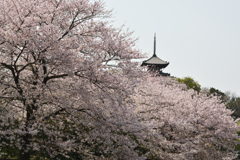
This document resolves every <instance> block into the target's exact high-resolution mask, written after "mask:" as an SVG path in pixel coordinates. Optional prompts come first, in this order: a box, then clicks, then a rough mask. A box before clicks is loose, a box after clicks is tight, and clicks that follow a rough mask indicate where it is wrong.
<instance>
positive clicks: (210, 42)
mask: <svg viewBox="0 0 240 160" xmlns="http://www.w3.org/2000/svg"><path fill="white" fill-rule="evenodd" d="M105 2H106V7H107V8H108V9H114V11H113V13H114V25H115V26H121V25H122V24H125V26H126V27H127V28H129V29H130V30H131V31H134V37H137V38H139V41H138V43H137V45H138V48H139V49H141V50H142V52H144V53H147V54H148V55H149V57H150V56H151V55H152V54H153V37H154V33H156V34H157V49H156V50H157V55H158V57H159V58H161V59H162V60H165V61H168V62H170V64H169V66H168V67H167V68H166V69H165V70H164V72H168V73H171V75H172V76H175V77H180V78H183V77H187V76H190V77H192V78H194V80H196V81H197V82H198V83H199V84H200V85H201V86H202V87H214V88H216V89H219V90H221V91H222V92H226V91H230V92H232V93H235V94H236V95H237V96H240V73H239V71H238V69H239V68H240V44H239V42H240V0H105Z"/></svg>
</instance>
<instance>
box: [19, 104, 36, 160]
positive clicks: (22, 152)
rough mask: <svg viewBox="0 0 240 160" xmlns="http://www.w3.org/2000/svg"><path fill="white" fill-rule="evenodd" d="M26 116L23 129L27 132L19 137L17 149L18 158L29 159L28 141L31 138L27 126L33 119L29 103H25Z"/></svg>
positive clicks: (21, 159) (20, 159)
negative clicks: (19, 146)
mask: <svg viewBox="0 0 240 160" xmlns="http://www.w3.org/2000/svg"><path fill="white" fill-rule="evenodd" d="M26 108H27V117H26V124H25V131H26V132H27V133H26V134H25V135H23V136H22V137H21V140H22V142H21V147H22V148H21V150H20V151H19V155H18V160H30V155H31V153H30V152H31V150H30V149H29V147H30V142H31V139H32V135H31V134H29V133H28V128H29V127H30V126H31V123H32V121H33V119H34V118H33V117H34V116H33V110H32V107H31V105H27V106H26Z"/></svg>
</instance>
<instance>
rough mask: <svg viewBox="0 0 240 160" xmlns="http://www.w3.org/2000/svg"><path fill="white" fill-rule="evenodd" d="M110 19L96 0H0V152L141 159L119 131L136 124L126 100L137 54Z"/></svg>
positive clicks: (134, 127)
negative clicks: (7, 149)
mask: <svg viewBox="0 0 240 160" xmlns="http://www.w3.org/2000/svg"><path fill="white" fill-rule="evenodd" d="M110 16H111V11H107V10H105V9H104V3H103V2H102V1H100V0H96V1H92V0H21V1H20V0H4V1H1V3H0V72H1V73H0V88H1V92H0V98H1V102H2V108H1V109H2V110H3V111H4V112H1V116H0V141H1V144H0V149H1V153H3V154H6V153H4V151H5V149H6V148H9V147H10V148H12V150H15V151H16V152H17V153H18V156H17V157H18V159H20V160H23V159H24V160H29V159H30V158H34V157H35V158H38V157H45V158H49V159H52V158H54V159H86V157H88V158H94V157H96V156H97V157H111V158H116V157H121V158H123V159H124V158H126V157H133V158H134V157H138V158H139V156H138V154H137V153H135V152H134V149H133V148H134V146H135V141H133V140H131V139H130V138H128V137H126V136H124V134H123V133H133V132H137V131H138V130H141V129H142V127H141V124H140V123H139V122H138V121H137V120H136V119H135V117H134V116H131V115H132V112H131V110H132V109H133V108H134V105H133V103H132V102H131V100H130V97H129V95H131V94H132V92H133V91H134V90H133V89H134V86H135V84H136V83H137V82H136V77H137V75H138V74H139V73H138V72H137V70H138V69H137V68H136V67H137V65H135V64H134V63H132V62H131V59H133V58H135V59H136V58H140V57H142V55H140V54H139V52H138V51H137V50H136V49H134V45H135V39H132V38H131V32H128V31H124V30H123V29H122V28H113V27H112V26H111V24H110V23H109V22H108V21H107V20H108V18H109V17H110ZM113 59H118V63H116V64H114V67H109V66H108V64H109V62H110V61H111V60H113ZM129 79H131V81H130V80H129ZM3 156H4V155H3Z"/></svg>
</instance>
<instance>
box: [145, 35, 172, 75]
mask: <svg viewBox="0 0 240 160" xmlns="http://www.w3.org/2000/svg"><path fill="white" fill-rule="evenodd" d="M153 49H154V51H153V56H152V57H151V58H149V59H147V60H145V61H143V62H142V65H141V66H148V70H149V71H154V72H156V73H157V74H159V75H162V76H170V74H169V73H164V72H162V69H163V68H166V67H167V66H168V65H169V62H166V61H163V60H161V59H160V58H158V57H157V55H156V34H155V35H154V47H153Z"/></svg>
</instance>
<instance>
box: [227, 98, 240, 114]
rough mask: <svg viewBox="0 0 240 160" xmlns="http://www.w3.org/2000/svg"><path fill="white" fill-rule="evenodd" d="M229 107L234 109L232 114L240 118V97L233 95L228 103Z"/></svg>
mask: <svg viewBox="0 0 240 160" xmlns="http://www.w3.org/2000/svg"><path fill="white" fill-rule="evenodd" d="M227 108H229V109H231V110H233V111H234V112H233V114H232V116H233V117H234V118H240V97H232V98H231V99H230V100H229V102H228V103H227Z"/></svg>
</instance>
